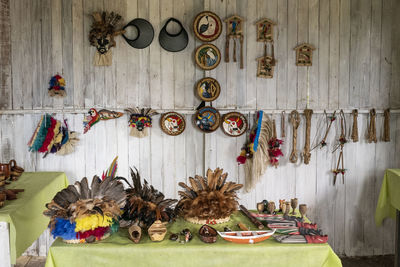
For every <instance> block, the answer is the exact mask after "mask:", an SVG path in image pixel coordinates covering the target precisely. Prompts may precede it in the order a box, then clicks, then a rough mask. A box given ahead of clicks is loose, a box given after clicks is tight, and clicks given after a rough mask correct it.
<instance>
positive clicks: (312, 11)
mask: <svg viewBox="0 0 400 267" xmlns="http://www.w3.org/2000/svg"><path fill="white" fill-rule="evenodd" d="M308 6H309V15H308V42H309V43H310V44H312V45H314V47H315V48H316V49H315V50H314V51H313V62H312V66H311V67H308V70H307V72H308V77H309V78H308V81H309V95H308V97H309V99H308V101H309V106H308V107H309V108H318V102H319V99H318V92H319V60H318V58H319V31H316V30H315V29H318V28H319V20H320V17H319V0H308Z"/></svg>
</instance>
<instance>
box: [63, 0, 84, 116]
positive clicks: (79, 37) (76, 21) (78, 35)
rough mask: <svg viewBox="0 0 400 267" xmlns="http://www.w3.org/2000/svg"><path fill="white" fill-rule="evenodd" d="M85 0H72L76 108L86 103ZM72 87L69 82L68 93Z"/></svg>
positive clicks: (74, 96)
mask: <svg viewBox="0 0 400 267" xmlns="http://www.w3.org/2000/svg"><path fill="white" fill-rule="evenodd" d="M83 16H84V14H83V0H72V27H73V29H74V30H73V31H72V59H73V67H72V71H73V76H74V80H73V85H74V90H73V96H72V97H73V103H74V107H75V108H83V107H84V105H85V103H84V95H83V89H84V88H83V84H84V79H85V78H84V76H83V59H84V55H83V51H84V47H83V43H84V41H83V38H84V36H85V35H84V34H83ZM68 88H70V86H69V84H67V93H68V94H71V92H69V91H68Z"/></svg>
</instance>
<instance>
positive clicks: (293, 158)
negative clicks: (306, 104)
mask: <svg viewBox="0 0 400 267" xmlns="http://www.w3.org/2000/svg"><path fill="white" fill-rule="evenodd" d="M289 119H290V124H292V129H293V140H292V152H291V153H290V157H289V160H290V162H291V163H296V162H297V159H298V155H297V128H299V125H300V115H299V112H297V110H293V111H292V112H291V113H290V117H289Z"/></svg>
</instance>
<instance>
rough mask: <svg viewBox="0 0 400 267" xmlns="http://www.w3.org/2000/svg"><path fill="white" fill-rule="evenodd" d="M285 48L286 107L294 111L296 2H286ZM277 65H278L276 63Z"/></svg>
mask: <svg viewBox="0 0 400 267" xmlns="http://www.w3.org/2000/svg"><path fill="white" fill-rule="evenodd" d="M287 35H288V37H287V43H288V45H287V47H288V54H287V56H288V58H287V64H288V71H287V85H288V91H287V92H288V93H287V95H286V97H287V105H286V108H288V109H295V108H296V105H297V66H296V64H295V62H296V52H295V51H294V50H293V48H295V47H296V45H297V1H296V0H288V32H287ZM278 64H279V63H278Z"/></svg>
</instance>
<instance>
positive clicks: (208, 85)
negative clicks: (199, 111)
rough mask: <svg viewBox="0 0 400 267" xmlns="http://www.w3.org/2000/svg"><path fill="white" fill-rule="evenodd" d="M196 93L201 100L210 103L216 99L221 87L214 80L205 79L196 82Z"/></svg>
mask: <svg viewBox="0 0 400 267" xmlns="http://www.w3.org/2000/svg"><path fill="white" fill-rule="evenodd" d="M196 91H197V95H198V96H199V97H200V99H201V100H203V101H206V102H211V101H214V100H215V99H217V98H218V96H219V93H220V91H221V87H220V85H219V82H218V81H217V80H216V79H214V78H211V77H205V78H203V79H201V80H200V81H198V82H197V85H196Z"/></svg>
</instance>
